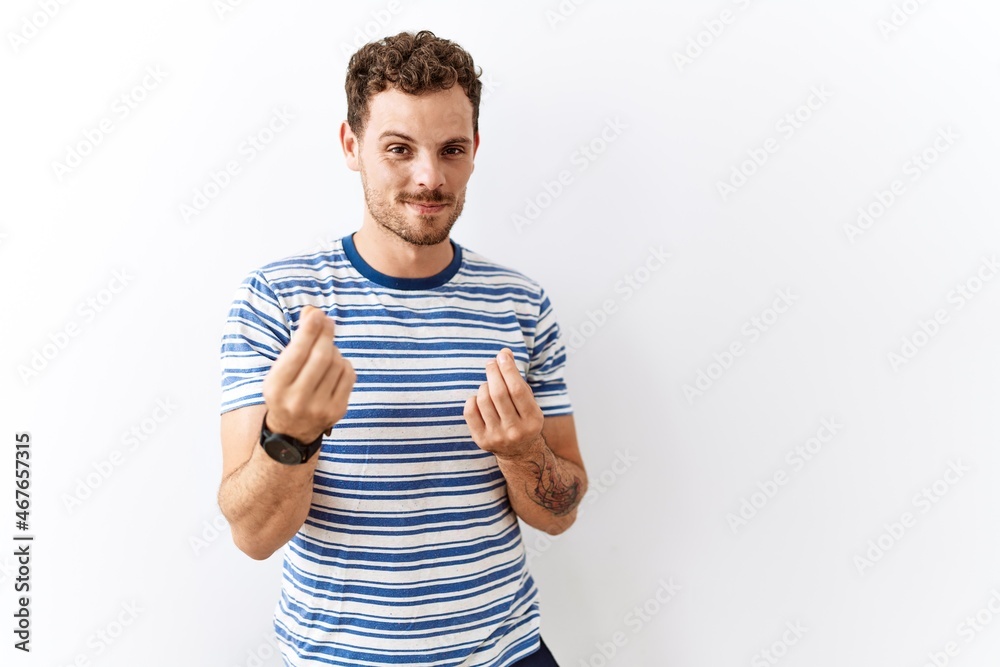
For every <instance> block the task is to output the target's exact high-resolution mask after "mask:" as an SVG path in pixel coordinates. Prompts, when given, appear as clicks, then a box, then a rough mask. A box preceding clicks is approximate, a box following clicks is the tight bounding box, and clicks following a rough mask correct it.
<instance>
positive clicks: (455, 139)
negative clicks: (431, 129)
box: [378, 130, 472, 146]
mask: <svg viewBox="0 0 1000 667" xmlns="http://www.w3.org/2000/svg"><path fill="white" fill-rule="evenodd" d="M387 137H397V138H399V139H402V140H403V141H409V142H410V143H411V144H415V143H417V140H416V139H414V138H413V137H411V136H409V135H408V134H403V133H402V132H396V131H394V130H386V131H385V132H383V133H382V134H380V135H378V139H379V141H382V140H383V139H385V138H387ZM449 144H462V145H466V146H471V145H472V139H469V138H468V137H452V138H451V139H447V140H445V141H443V142H441V145H442V146H445V145H449Z"/></svg>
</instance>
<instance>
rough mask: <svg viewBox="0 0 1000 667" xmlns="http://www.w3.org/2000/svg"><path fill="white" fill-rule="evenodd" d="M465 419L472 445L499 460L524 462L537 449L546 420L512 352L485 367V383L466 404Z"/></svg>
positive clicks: (501, 351)
mask: <svg viewBox="0 0 1000 667" xmlns="http://www.w3.org/2000/svg"><path fill="white" fill-rule="evenodd" d="M464 415H465V421H466V423H468V424H469V429H470V430H471V431H472V439H473V441H474V442H475V443H476V444H477V445H478V446H479V448H480V449H483V450H485V451H487V452H492V453H493V454H494V455H495V456H496V457H497V458H502V459H508V460H517V459H521V458H524V457H526V456H528V455H529V454H530V453H531V452H532V451H533V450H534V449H535V448H536V447H537V446H538V443H537V442H536V441H537V440H538V439H539V436H540V435H541V433H542V424H543V423H544V421H545V416H544V415H543V414H542V409H541V408H540V407H538V403H537V402H536V401H535V396H534V394H533V393H532V391H531V387H530V386H528V383H527V382H525V381H524V378H522V377H521V372H520V371H519V370H518V369H517V365H516V364H515V363H514V354H513V353H512V352H511V351H510V348H506V347H505V348H503V349H502V350H500V354H498V355H497V358H496V359H495V360H494V359H491V360H490V361H489V362H488V363H487V364H486V382H484V383H483V384H481V385H479V391H478V392H477V393H476V394H475V395H474V396H470V397H469V400H467V401H466V402H465V411H464Z"/></svg>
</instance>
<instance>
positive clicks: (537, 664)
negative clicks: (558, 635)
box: [513, 637, 559, 667]
mask: <svg viewBox="0 0 1000 667" xmlns="http://www.w3.org/2000/svg"><path fill="white" fill-rule="evenodd" d="M538 639H539V640H540V641H541V642H542V645H541V646H540V647H539V648H538V650H537V651H535V652H534V653H532V654H531V655H529V656H528V657H526V658H521V659H520V660H518V661H517V662H515V663H514V666H513V667H559V663H557V662H556V659H555V658H554V657H553V656H552V653H551V652H550V651H549V647H548V646H546V645H545V640H543V639H542V638H541V637H539V638H538Z"/></svg>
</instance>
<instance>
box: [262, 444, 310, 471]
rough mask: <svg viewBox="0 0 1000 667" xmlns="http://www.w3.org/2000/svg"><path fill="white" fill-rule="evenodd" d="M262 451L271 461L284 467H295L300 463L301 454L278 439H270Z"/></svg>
mask: <svg viewBox="0 0 1000 667" xmlns="http://www.w3.org/2000/svg"><path fill="white" fill-rule="evenodd" d="M264 449H265V450H266V451H267V453H268V454H269V455H270V456H271V458H272V459H275V460H276V461H278V462H280V463H284V464H285V465H295V464H297V463H302V454H300V453H299V451H298V450H297V449H295V448H294V447H292V446H291V445H290V444H288V443H287V442H285V441H283V440H281V439H279V438H270V439H268V440H267V442H266V443H265V445H264Z"/></svg>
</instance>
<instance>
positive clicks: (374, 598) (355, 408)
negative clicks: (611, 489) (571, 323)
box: [222, 235, 572, 667]
mask: <svg viewBox="0 0 1000 667" xmlns="http://www.w3.org/2000/svg"><path fill="white" fill-rule="evenodd" d="M451 245H452V248H453V250H454V258H453V260H452V261H451V263H450V264H449V265H448V266H447V267H446V268H445V269H444V270H443V271H441V272H440V273H438V274H437V275H434V276H431V277H427V278H394V277H391V276H387V275H385V274H382V273H380V272H378V271H376V270H375V269H374V268H372V267H371V266H370V265H368V264H367V263H366V262H365V261H364V260H363V259H362V258H361V256H360V255H359V254H358V252H357V250H356V248H355V246H354V242H353V239H352V235H348V236H345V237H343V238H341V239H338V240H336V241H334V242H333V243H332V247H331V248H329V249H326V250H322V251H319V252H315V253H311V254H303V255H298V256H294V257H289V258H286V259H283V260H280V261H276V262H273V263H271V264H268V265H266V266H264V267H263V268H261V269H259V270H257V271H254V272H252V273H250V275H249V276H248V277H247V278H246V280H244V282H243V284H242V285H241V286H240V288H239V290H238V292H237V295H236V298H235V300H234V303H233V306H232V309H231V310H230V312H229V316H228V319H227V321H226V325H225V331H224V334H223V339H222V412H227V411H229V410H234V409H237V408H242V407H245V406H248V405H254V404H260V403H263V402H264V399H263V397H262V395H261V382H262V381H263V379H264V376H265V375H266V373H267V371H268V369H269V368H270V367H271V364H272V363H273V362H274V360H275V359H276V358H277V356H278V354H279V353H280V352H281V350H282V349H284V347H285V346H286V345H288V343H289V341H290V338H291V335H292V333H293V332H294V331H295V330H296V328H297V327H298V321H299V316H300V314H301V312H302V309H303V307H305V306H307V305H311V306H315V307H317V308H320V309H322V310H323V311H324V312H326V313H327V315H329V316H330V317H332V318H333V319H334V323H335V332H334V343H335V344H336V345H337V347H338V348H339V349H340V351H341V353H342V354H343V356H344V357H346V358H347V359H349V360H350V362H351V364H352V365H353V366H354V369H355V371H356V373H357V381H356V382H355V385H354V389H353V391H352V392H351V397H350V401H349V404H348V409H347V413H346V415H345V416H344V417H343V418H342V419H341V420H340V421H339V422H338V423H337V424H336V425H335V426H334V428H333V431H332V434H331V435H330V436H328V437H326V438H325V439H324V442H323V447H322V449H321V450H320V452H319V454H318V456H319V463H318V464H317V468H316V474H315V477H314V486H313V497H312V505H311V507H310V510H309V516H308V518H307V519H306V521H305V523H304V524H303V526H302V528H301V529H300V530H299V531H298V533H296V534H295V536H294V537H293V538H292V539H291V540H290V541H289V542H288V543H287V544H286V545H285V546H284V547H283V548H282V553H283V559H284V560H283V565H282V586H281V593H280V597H279V600H278V603H277V605H276V607H275V616H274V628H275V631H276V633H277V637H278V639H279V644H280V645H281V650H282V654H283V658H284V661H285V664H286V665H294V666H295V667H302V666H307V665H340V666H343V667H357V666H359V665H389V664H393V665H395V664H400V665H410V666H413V667H418V666H431V665H434V666H435V667H446V666H454V667H458V666H460V665H461V666H463V667H465V666H469V667H473V666H483V667H485V666H489V667H506V666H507V665H512V664H513V663H515V662H516V661H517V660H519V659H520V658H523V657H525V656H527V655H529V654H531V653H533V652H534V651H536V650H537V649H538V648H539V628H540V616H539V604H538V591H537V589H536V586H535V582H534V579H533V578H532V576H531V574H530V572H529V571H528V568H527V563H526V559H525V550H524V545H523V543H522V540H521V532H520V528H519V526H518V521H517V516H516V515H515V514H514V512H513V510H512V508H511V506H510V503H509V500H508V497H507V486H506V482H505V480H504V477H503V475H502V474H501V472H500V468H499V467H498V466H497V463H496V458H495V457H494V456H493V455H492V454H490V453H489V452H485V451H483V450H481V449H479V447H477V446H476V444H475V443H474V442H473V440H472V437H471V434H470V431H469V426H468V424H466V422H465V418H464V416H463V408H464V406H465V401H466V399H467V398H468V397H469V396H471V395H473V394H475V393H476V391H477V390H478V388H479V385H480V384H482V383H483V382H486V370H485V369H486V363H487V362H488V361H489V360H490V359H492V358H493V357H495V356H496V355H497V353H498V352H499V351H500V350H501V349H502V348H504V347H508V348H510V349H511V351H512V352H513V353H514V359H515V362H516V364H517V366H518V368H519V369H520V371H521V375H522V377H524V378H525V380H526V381H527V383H528V384H529V386H530V387H531V389H532V391H533V392H534V396H535V400H536V401H537V402H538V405H539V407H540V408H541V410H542V412H543V414H545V415H546V416H550V415H564V414H571V413H572V406H571V404H570V400H569V395H568V393H567V388H566V384H565V381H564V378H563V370H564V365H565V362H566V350H565V345H564V344H563V342H562V338H561V334H560V330H559V326H558V324H557V322H556V315H555V313H554V311H553V308H552V304H551V303H550V302H549V298H548V296H547V295H546V293H545V291H544V290H543V289H542V288H541V287H540V286H539V284H538V283H537V282H535V281H533V280H531V279H530V278H528V277H526V276H525V275H523V274H521V273H519V272H517V271H514V270H512V269H509V268H505V267H503V266H500V265H498V264H495V263H493V262H491V261H490V260H488V259H486V258H485V257H483V256H482V255H479V254H478V253H476V252H474V251H472V250H470V249H468V248H463V247H462V246H460V245H458V244H457V243H455V242H454V241H453V240H452V241H451Z"/></svg>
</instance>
